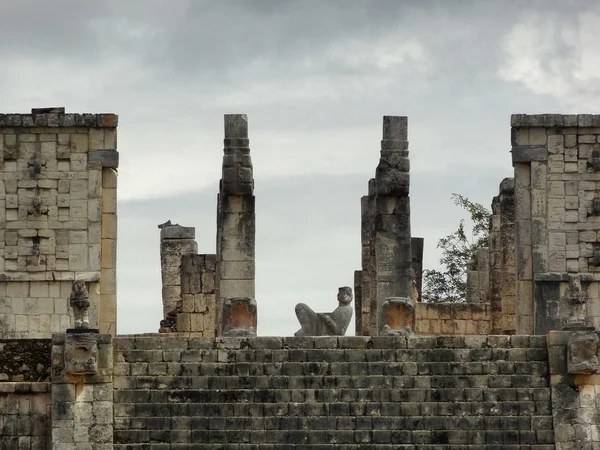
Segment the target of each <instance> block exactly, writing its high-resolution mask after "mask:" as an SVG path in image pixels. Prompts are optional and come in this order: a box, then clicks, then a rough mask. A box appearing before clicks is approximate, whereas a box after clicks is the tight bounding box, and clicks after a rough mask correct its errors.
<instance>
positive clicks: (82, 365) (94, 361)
mask: <svg viewBox="0 0 600 450" xmlns="http://www.w3.org/2000/svg"><path fill="white" fill-rule="evenodd" d="M76 330H80V329H79V328H77V329H76ZM68 331H69V330H67V332H68ZM86 331H87V330H86ZM96 333H97V330H96ZM96 333H94V332H91V333H81V332H76V333H71V334H67V336H66V338H65V358H64V362H65V372H66V373H67V374H69V375H93V374H95V373H97V372H98V336H99V334H96Z"/></svg>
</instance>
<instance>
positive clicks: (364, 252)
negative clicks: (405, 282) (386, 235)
mask: <svg viewBox="0 0 600 450" xmlns="http://www.w3.org/2000/svg"><path fill="white" fill-rule="evenodd" d="M360 211H361V266H362V270H361V271H360V284H361V288H360V290H359V289H358V287H357V285H355V288H354V291H355V300H356V301H355V308H354V311H355V314H356V316H355V320H356V326H357V331H356V334H357V335H362V336H371V335H373V330H375V329H376V327H377V314H375V313H372V311H377V299H376V295H375V287H376V283H375V246H374V233H375V222H374V220H375V179H371V180H369V190H368V195H365V196H363V197H362V198H361V200H360ZM355 280H356V278H355ZM358 292H360V298H361V300H360V304H359V302H358V294H357V293H358Z"/></svg>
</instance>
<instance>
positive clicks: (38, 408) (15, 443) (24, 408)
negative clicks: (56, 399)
mask: <svg viewBox="0 0 600 450" xmlns="http://www.w3.org/2000/svg"><path fill="white" fill-rule="evenodd" d="M50 405H51V395H50V383H49V382H31V383H29V382H20V383H13V382H2V383H0V448H1V449H2V450H48V449H49V448H51V436H50V429H51V420H50Z"/></svg>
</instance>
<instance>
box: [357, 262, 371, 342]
mask: <svg viewBox="0 0 600 450" xmlns="http://www.w3.org/2000/svg"><path fill="white" fill-rule="evenodd" d="M362 285H363V272H362V270H355V271H354V311H355V315H354V328H355V335H356V336H364V332H365V327H364V325H363V315H362V310H363V296H362ZM366 328H367V329H368V327H366ZM367 336H368V335H367Z"/></svg>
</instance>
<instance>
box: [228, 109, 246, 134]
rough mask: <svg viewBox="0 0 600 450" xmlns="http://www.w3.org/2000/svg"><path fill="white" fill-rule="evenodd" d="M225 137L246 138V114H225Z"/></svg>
mask: <svg viewBox="0 0 600 450" xmlns="http://www.w3.org/2000/svg"><path fill="white" fill-rule="evenodd" d="M225 139H248V116H247V115H246V114H225Z"/></svg>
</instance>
